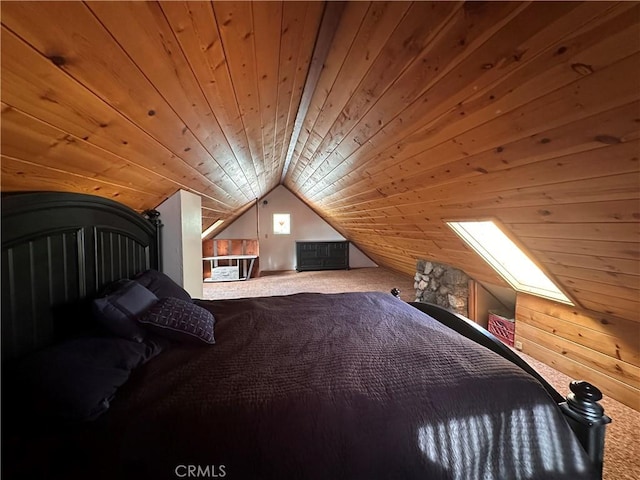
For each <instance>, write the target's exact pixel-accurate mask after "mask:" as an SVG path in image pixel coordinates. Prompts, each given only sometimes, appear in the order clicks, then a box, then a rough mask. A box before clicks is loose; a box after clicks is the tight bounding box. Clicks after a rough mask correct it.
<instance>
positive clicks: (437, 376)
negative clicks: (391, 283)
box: [2, 192, 609, 480]
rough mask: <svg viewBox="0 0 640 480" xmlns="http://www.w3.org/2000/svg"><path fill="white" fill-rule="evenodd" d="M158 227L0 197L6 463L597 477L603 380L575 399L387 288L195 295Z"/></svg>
mask: <svg viewBox="0 0 640 480" xmlns="http://www.w3.org/2000/svg"><path fill="white" fill-rule="evenodd" d="M160 231H161V222H160V219H159V218H158V215H157V212H153V211H151V212H145V214H144V215H143V216H141V215H138V214H137V213H136V212H133V211H131V210H130V209H128V208H127V207H124V206H122V205H120V204H118V203H116V202H112V201H109V200H105V199H101V198H98V197H93V196H88V195H81V194H67V193H50V192H40V193H30V194H20V195H7V196H5V197H3V199H2V234H3V248H2V255H3V256H2V352H3V385H2V387H3V388H2V392H3V398H2V407H3V447H2V448H3V455H2V458H3V465H2V468H3V478H136V479H146V478H189V477H207V478H223V477H227V478H265V479H266V478H312V479H313V478H322V479H324V478H358V479H359V478H429V479H461V480H462V479H534V478H539V479H567V480H568V479H572V480H573V479H578V478H580V479H582V478H584V479H592V478H599V477H600V476H601V467H602V465H601V462H602V446H603V445H602V443H603V439H604V425H606V423H607V422H608V420H609V419H608V418H607V417H606V416H605V415H604V413H603V411H602V409H601V407H600V406H599V404H597V400H598V399H599V397H598V395H599V392H598V391H597V389H595V388H594V387H592V386H590V385H588V384H575V385H572V390H573V393H572V394H570V395H569V397H568V398H567V400H566V401H565V400H564V399H563V398H562V396H561V395H559V394H558V393H557V392H556V391H555V390H553V388H552V387H551V386H550V385H548V384H547V383H546V382H545V381H544V379H542V378H541V377H539V375H537V373H536V372H535V371H533V370H532V369H531V368H530V367H529V366H528V365H526V364H524V362H522V361H521V360H519V358H518V357H517V356H515V355H513V354H512V353H511V352H510V351H509V350H508V349H507V348H506V347H504V346H501V344H500V343H499V342H497V343H496V341H495V339H494V338H492V336H491V335H490V334H488V333H487V332H485V331H483V330H482V329H481V328H479V327H477V326H475V324H473V323H472V322H469V321H467V320H465V319H463V318H460V317H458V316H456V315H454V314H451V313H449V312H446V311H442V310H441V309H439V308H438V307H435V306H432V305H425V304H408V303H405V302H402V301H401V300H400V299H399V298H397V296H395V295H392V294H390V293H385V292H368V293H342V294H316V293H301V294H296V295H288V296H277V297H259V298H246V299H236V300H212V301H204V300H198V299H195V300H192V299H191V298H190V297H189V296H188V294H187V293H186V292H184V290H182V289H181V288H180V287H179V286H177V285H175V284H174V283H173V282H172V281H171V280H170V279H168V277H166V276H164V275H163V274H162V273H161V272H160V270H161V265H160V261H159V258H160V252H161V247H162V246H161V242H160V237H161V235H159V232H160ZM149 294H151V295H149ZM132 299H133V300H132ZM118 302H120V303H118ZM126 302H129V303H126ZM114 305H116V306H118V308H115V309H114ZM122 305H125V306H127V305H128V306H127V308H128V309H129V310H127V309H126V308H125V309H124V310H126V311H127V312H129V313H131V312H132V311H133V310H136V311H135V312H133V313H132V314H131V315H129V316H127V315H125V317H126V318H125V317H122V315H121V314H122V311H124V310H122V309H120V310H119V308H120V307H121V306H122ZM112 318H116V320H117V322H116V320H112ZM185 318H188V321H186V320H185ZM105 319H106V320H105ZM109 322H114V323H109ZM180 322H182V323H180ZM102 352H108V353H105V354H104V355H105V356H106V357H107V359H106V360H105V359H103V358H102V357H101V355H102ZM123 358H124V360H123ZM103 361H108V362H110V363H109V365H108V367H107V366H105V365H104V364H103V363H101V362H103ZM102 377H106V378H107V383H108V385H107V386H106V391H105V390H103V389H104V388H105V386H104V385H103V383H104V381H103V379H102ZM70 396H72V397H70ZM69 398H73V402H71V403H72V405H71V406H69V404H70V402H69Z"/></svg>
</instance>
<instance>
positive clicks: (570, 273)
mask: <svg viewBox="0 0 640 480" xmlns="http://www.w3.org/2000/svg"><path fill="white" fill-rule="evenodd" d="M547 267H548V268H549V271H550V272H551V273H552V274H553V275H554V276H555V277H557V278H561V279H562V278H564V279H566V282H568V283H570V282H574V281H576V280H588V281H591V282H597V283H600V284H603V285H605V286H606V287H609V288H610V287H622V288H624V289H630V290H633V291H636V296H635V297H634V298H638V296H640V292H637V290H640V275H630V274H626V273H619V272H615V271H612V270H611V269H607V270H597V269H593V268H582V267H572V266H567V265H561V264H557V263H548V262H547ZM637 270H640V267H639V268H638V269H637ZM614 293H615V292H614ZM613 296H616V295H615V294H614V295H613Z"/></svg>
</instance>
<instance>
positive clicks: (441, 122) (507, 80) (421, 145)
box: [310, 7, 638, 199]
mask: <svg viewBox="0 0 640 480" xmlns="http://www.w3.org/2000/svg"><path fill="white" fill-rule="evenodd" d="M601 8H602V7H601ZM626 18H629V17H628V16H626ZM631 18H633V17H631ZM596 23H597V24H596V25H591V29H590V30H589V31H588V32H586V33H585V34H584V35H582V36H580V37H579V38H580V41H575V42H566V40H570V39H566V38H560V39H558V40H557V42H556V43H555V44H553V45H551V46H547V45H546V44H545V45H544V46H545V47H547V48H546V50H545V51H544V52H543V55H537V56H536V52H535V51H534V52H531V51H529V50H527V54H526V55H525V56H524V57H523V58H521V59H520V60H519V62H516V63H515V64H513V65H511V64H509V65H507V66H506V67H505V66H501V68H500V69H499V72H494V73H500V75H501V80H502V82H498V85H504V87H500V90H498V87H496V86H495V83H496V82H494V83H490V84H489V85H490V86H491V87H493V89H490V91H489V92H485V93H486V94H485V97H484V98H485V100H484V105H482V106H483V108H482V109H481V110H479V111H475V112H474V110H478V108H476V107H474V108H471V107H472V106H473V104H472V105H471V106H469V105H467V104H466V103H465V102H461V103H459V104H458V105H455V104H454V105H453V107H452V108H451V112H450V113H449V114H448V116H445V117H438V116H435V114H434V112H435V110H433V111H432V112H431V113H428V115H427V116H426V117H424V116H423V121H424V119H429V118H434V116H435V120H434V121H435V122H436V124H435V125H434V124H433V121H432V122H431V123H429V122H428V123H427V125H426V126H425V127H423V129H422V130H418V131H417V132H415V133H413V134H410V135H409V133H410V128H407V127H406V124H407V123H409V124H410V122H409V120H408V118H406V117H405V116H404V113H403V117H401V118H402V119H403V120H404V122H403V125H404V129H400V130H399V132H400V133H402V134H403V135H404V139H401V138H397V142H396V143H390V142H388V144H387V147H388V148H387V149H386V150H383V151H382V152H379V153H378V154H377V155H375V156H373V157H372V159H375V160H376V161H371V162H369V163H368V164H367V168H366V170H365V172H366V174H367V175H365V178H367V177H370V176H371V175H374V174H375V173H385V172H391V174H392V175H393V174H394V172H397V171H398V170H397V168H393V166H395V165H398V164H399V162H401V161H402V162H403V167H405V169H408V170H410V171H414V170H418V171H419V170H420V169H421V168H420V166H421V165H423V167H422V168H425V167H427V168H429V166H430V165H433V162H434V161H436V160H437V161H439V162H440V163H443V161H451V158H450V157H451V154H446V153H445V152H440V151H437V150H434V151H432V152H430V153H427V152H428V148H429V146H430V147H431V148H433V147H435V146H437V145H438V143H439V142H442V141H443V140H445V139H447V138H451V137H452V136H453V135H455V134H460V133H462V132H464V130H465V128H466V129H468V128H469V127H470V126H471V127H473V126H477V123H478V122H480V123H484V122H486V120H487V119H492V118H494V117H495V115H496V113H498V114H500V117H499V119H501V118H502V116H503V115H504V114H505V113H507V112H509V111H511V110H514V108H516V107H518V106H520V105H525V104H526V103H527V102H530V101H531V100H532V99H535V98H537V97H539V96H540V95H541V94H542V93H544V92H550V91H552V90H553V89H554V88H558V87H559V86H562V85H566V84H567V82H571V81H574V80H575V79H576V78H580V74H579V73H578V72H576V71H574V70H573V69H572V68H568V65H567V62H568V61H571V58H563V56H564V54H566V55H567V56H568V55H570V54H571V55H573V56H574V57H575V56H576V55H578V54H580V52H581V51H582V50H583V49H585V48H588V47H591V46H592V42H595V41H596V40H599V41H602V39H603V35H604V34H603V33H602V32H600V31H599V30H598V29H599V28H600V27H601V25H600V24H599V21H598V22H596ZM619 27H620V25H618V24H615V25H614V26H613V27H610V29H613V30H615V28H619ZM569 31H571V30H566V31H564V32H563V33H564V35H567V32H569ZM607 32H608V30H607V31H606V32H605V33H607ZM623 33H624V35H622V34H621V35H620V36H616V37H615V38H616V39H617V40H618V43H619V44H620V45H619V46H620V48H619V49H616V55H615V57H614V58H613V59H612V58H611V52H609V54H608V55H605V56H604V58H603V53H602V52H601V51H600V50H599V49H596V51H595V52H594V53H593V54H592V56H593V55H596V56H597V58H591V57H587V59H588V60H589V61H591V62H592V63H594V64H595V65H598V66H600V65H601V64H602V63H603V62H604V65H607V64H608V63H611V62H612V61H614V60H615V59H619V58H621V56H622V57H624V55H628V52H629V51H630V50H631V51H637V42H633V41H628V40H629V37H633V35H637V34H638V32H637V25H635V26H634V25H631V26H629V25H626V29H623ZM604 38H606V37H604ZM498 39H499V40H501V43H498V47H499V48H504V47H500V45H502V44H504V43H505V42H506V43H507V44H509V42H510V39H508V38H506V39H505V38H500V37H498ZM586 39H592V40H591V41H590V42H587V41H586ZM593 39H596V40H593ZM566 45H568V46H569V47H570V48H571V49H568V47H567V46H566ZM498 47H494V48H498ZM563 49H564V50H563ZM574 50H575V51H576V52H575V53H573V52H574ZM558 51H562V52H564V53H563V54H561V55H558V53H557V52H558ZM618 52H620V53H618ZM486 55H488V53H487V54H486ZM581 59H582V60H585V58H584V57H581ZM474 61H475V62H476V63H475V64H474V63H473V62H474ZM477 61H478V60H477V59H475V60H474V59H473V58H472V59H470V61H467V63H469V64H470V66H469V67H467V69H468V68H471V67H473V66H474V65H476V64H477ZM585 61H586V60H585ZM510 67H513V68H510ZM525 67H527V68H525ZM505 68H510V69H508V70H507V71H505ZM554 68H555V70H554ZM549 69H551V70H554V72H553V75H552V76H551V77H548V75H546V74H545V73H544V72H546V71H547V70H549ZM489 70H493V69H489ZM476 71H477V65H476ZM523 71H525V72H527V73H528V74H529V75H530V76H532V77H533V78H540V80H539V83H540V85H536V84H535V83H532V81H531V79H529V78H527V79H525V78H518V82H516V85H518V87H516V88H513V83H512V79H511V76H510V75H509V73H513V72H515V73H518V72H523ZM564 72H566V73H564ZM454 73H457V70H453V71H452V72H451V74H450V75H453V74H454ZM460 74H462V73H460ZM466 75H469V73H467V74H466ZM483 75H485V76H486V73H484V74H483ZM483 78H484V77H483ZM549 78H551V79H553V83H550V82H549ZM476 80H477V79H476ZM525 80H528V82H527V81H525ZM445 85H448V84H445ZM471 85H472V86H473V89H470V90H469V93H470V94H472V93H473V94H476V93H477V91H478V89H477V87H478V84H477V82H474V83H473V84H471ZM436 87H437V85H436ZM436 87H434V88H436ZM474 89H476V90H474ZM432 90H433V89H432ZM480 91H483V90H482V89H480ZM429 93H430V94H431V96H432V97H433V96H436V98H439V97H438V96H437V90H435V91H431V92H429ZM441 96H442V97H443V98H447V97H446V94H444V93H443V94H442V95H441ZM487 99H488V100H487ZM556 103H557V102H556ZM521 113H522V112H518V114H517V115H514V118H518V119H519V117H521V116H522V115H521ZM520 123H521V120H520V119H519V121H518V124H520ZM474 124H475V125H474ZM511 124H512V122H509V124H507V127H509V126H510V125H511ZM447 125H448V126H449V130H450V131H449V132H447V131H446V130H444V131H443V128H444V126H447ZM492 125H493V124H492ZM537 125H538V126H542V125H544V126H548V125H549V123H546V122H539V123H538V124H537ZM385 128H387V127H385ZM451 128H454V130H451ZM491 129H492V130H493V129H494V126H492V128H491ZM484 135H486V134H484V133H483V134H479V133H478V134H477V135H475V136H474V137H475V138H482V139H483V141H482V142H481V143H479V146H483V145H486V144H487V140H488V139H490V138H491V134H490V132H489V136H487V137H486V139H485V136H484ZM394 138H395V137H394ZM468 143H469V142H460V141H459V140H458V139H456V140H455V141H454V142H450V144H451V149H453V151H455V152H456V154H457V155H458V156H462V155H463V154H462V152H464V153H465V154H466V155H468V154H469V153H470V152H469V150H468V147H467V148H465V149H461V147H460V145H459V144H468ZM373 144H375V139H374V140H373V143H371V142H369V143H367V144H366V145H363V149H366V148H369V149H370V148H371V145H373ZM493 146H494V148H495V147H496V146H500V144H498V145H493ZM421 152H422V154H423V155H422V156H421V157H415V160H414V162H412V163H408V162H407V160H408V159H409V158H412V157H414V156H416V155H417V154H419V153H421ZM466 155H465V156H466ZM423 158H428V159H429V161H428V162H425V161H423V160H422V159H423ZM416 161H417V162H418V163H419V165H415V162H416ZM345 168H346V167H345ZM362 168H363V167H361V169H362ZM344 174H345V172H344V171H343V170H339V171H337V172H335V175H336V177H337V178H339V177H341V176H343V175H344ZM357 174H358V172H357V171H352V172H351V174H350V176H351V178H350V179H349V182H350V183H354V182H353V180H354V178H353V177H354V175H357ZM333 179H334V178H333V177H332V178H328V179H326V182H327V183H330V182H331V180H333ZM345 181H346V179H343V181H342V182H340V181H339V180H338V183H337V184H336V185H335V186H334V188H335V189H340V190H344V188H341V187H343V185H342V183H344V182H345ZM351 188H353V185H352V186H351ZM310 198H314V199H315V196H314V195H310Z"/></svg>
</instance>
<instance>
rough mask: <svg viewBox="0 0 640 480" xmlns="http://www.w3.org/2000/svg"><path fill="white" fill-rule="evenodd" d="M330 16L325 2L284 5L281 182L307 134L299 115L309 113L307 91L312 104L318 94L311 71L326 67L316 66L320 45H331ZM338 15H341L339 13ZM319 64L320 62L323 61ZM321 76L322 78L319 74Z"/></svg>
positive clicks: (280, 81)
mask: <svg viewBox="0 0 640 480" xmlns="http://www.w3.org/2000/svg"><path fill="white" fill-rule="evenodd" d="M326 8H329V6H327V7H326ZM326 15H327V12H326V10H325V4H324V3H323V2H300V3H298V2H285V3H284V10H283V19H282V35H281V45H280V48H281V54H280V70H279V77H278V101H277V107H276V126H277V128H276V131H275V136H276V140H275V145H274V156H275V157H276V158H279V159H281V160H282V170H281V171H279V172H278V175H279V178H278V180H279V181H280V180H282V177H283V173H284V170H285V169H288V165H287V164H286V161H287V156H288V154H289V149H290V143H291V141H292V139H293V135H294V132H297V133H298V138H299V137H300V134H301V133H302V131H303V129H302V128H299V129H298V128H297V127H296V121H297V118H298V115H302V113H301V112H300V110H301V109H305V108H306V111H308V108H309V105H308V104H306V107H305V105H303V103H302V102H303V98H306V95H307V94H306V93H305V92H306V90H307V88H309V89H310V93H309V94H308V96H309V100H308V102H309V103H310V102H311V100H312V98H313V94H314V91H317V89H313V90H311V86H310V85H307V83H308V82H309V81H310V80H311V76H312V75H316V74H315V72H312V70H311V69H312V68H315V69H318V70H323V69H324V68H326V66H325V65H324V64H322V65H317V66H315V67H314V62H313V57H314V56H315V55H317V54H318V49H324V48H325V46H323V45H320V42H323V41H324V42H326V43H328V40H327V39H324V38H322V36H323V35H324V34H323V33H322V31H321V28H322V24H323V23H324V19H325V16H326ZM335 15H336V16H337V13H336V14H335ZM327 28H328V27H327ZM332 33H334V34H335V30H332ZM316 39H317V40H316ZM327 48H328V47H327ZM317 61H318V62H320V61H321V59H318V60H317ZM317 76H318V77H319V74H318V75H317ZM314 78H315V77H314ZM316 87H317V83H316ZM306 102H307V101H306V100H305V103H306ZM298 130H299V131H298ZM296 143H297V140H296ZM273 186H274V187H275V185H273Z"/></svg>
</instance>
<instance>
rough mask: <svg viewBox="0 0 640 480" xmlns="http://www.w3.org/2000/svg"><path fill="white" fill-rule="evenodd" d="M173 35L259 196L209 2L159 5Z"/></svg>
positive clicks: (247, 142) (252, 163)
mask: <svg viewBox="0 0 640 480" xmlns="http://www.w3.org/2000/svg"><path fill="white" fill-rule="evenodd" d="M160 6H161V8H162V11H163V12H164V14H165V16H166V18H167V21H168V22H169V24H170V26H171V28H172V30H173V33H174V35H175V36H176V38H177V40H178V42H179V43H180V46H181V49H182V51H183V53H184V55H185V57H186V59H187V61H188V62H189V65H190V68H191V70H192V71H193V72H194V74H195V77H196V80H197V81H198V84H199V86H200V88H201V90H202V92H203V95H204V96H205V97H206V99H207V103H208V104H209V106H210V107H211V110H212V111H213V112H214V114H215V116H216V118H217V119H218V122H219V124H220V126H221V128H222V130H223V132H224V135H225V136H226V138H227V140H228V142H229V144H230V146H231V148H232V149H233V152H234V155H235V157H236V159H237V160H238V162H239V163H240V165H241V169H242V173H243V175H245V176H246V178H247V181H248V182H249V184H250V185H251V194H252V195H254V196H258V194H259V193H260V191H259V188H258V176H257V171H256V166H255V164H254V159H253V158H252V155H251V152H250V149H249V140H248V138H247V133H246V131H245V129H244V124H243V122H242V118H241V114H240V110H239V106H238V102H237V100H236V95H235V91H234V88H233V83H232V79H231V74H230V73H229V68H228V64H227V60H226V57H225V52H224V48H223V45H222V40H221V39H220V35H219V32H218V26H217V24H216V18H215V15H214V13H213V6H212V4H211V3H210V2H162V3H160Z"/></svg>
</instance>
